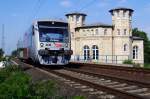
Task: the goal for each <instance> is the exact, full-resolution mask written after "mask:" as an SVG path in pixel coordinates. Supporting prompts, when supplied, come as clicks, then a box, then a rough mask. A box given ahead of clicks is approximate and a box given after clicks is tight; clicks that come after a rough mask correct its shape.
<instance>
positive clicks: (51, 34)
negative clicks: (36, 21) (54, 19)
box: [39, 27, 68, 42]
mask: <svg viewBox="0 0 150 99" xmlns="http://www.w3.org/2000/svg"><path fill="white" fill-rule="evenodd" d="M67 36H68V31H67V29H62V28H40V27H39V39H40V42H64V41H65V38H67Z"/></svg>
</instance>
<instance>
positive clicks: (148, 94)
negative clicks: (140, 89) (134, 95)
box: [139, 92, 150, 97]
mask: <svg viewBox="0 0 150 99" xmlns="http://www.w3.org/2000/svg"><path fill="white" fill-rule="evenodd" d="M139 95H141V96H149V97H150V92H146V93H141V94H139Z"/></svg>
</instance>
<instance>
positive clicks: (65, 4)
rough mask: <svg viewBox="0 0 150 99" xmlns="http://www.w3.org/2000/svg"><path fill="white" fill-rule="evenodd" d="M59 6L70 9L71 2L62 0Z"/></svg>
mask: <svg viewBox="0 0 150 99" xmlns="http://www.w3.org/2000/svg"><path fill="white" fill-rule="evenodd" d="M60 5H61V6H63V7H71V6H72V3H71V1H69V0H62V1H61V2H60Z"/></svg>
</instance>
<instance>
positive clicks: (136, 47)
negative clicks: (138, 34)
mask: <svg viewBox="0 0 150 99" xmlns="http://www.w3.org/2000/svg"><path fill="white" fill-rule="evenodd" d="M133 59H138V46H134V47H133Z"/></svg>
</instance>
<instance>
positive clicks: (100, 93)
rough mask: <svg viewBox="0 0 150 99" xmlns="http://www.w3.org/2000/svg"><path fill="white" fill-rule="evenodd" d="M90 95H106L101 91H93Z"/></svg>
mask: <svg viewBox="0 0 150 99" xmlns="http://www.w3.org/2000/svg"><path fill="white" fill-rule="evenodd" d="M90 94H91V95H97V94H98V95H102V94H106V93H105V92H103V91H95V92H91V93H90Z"/></svg>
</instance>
